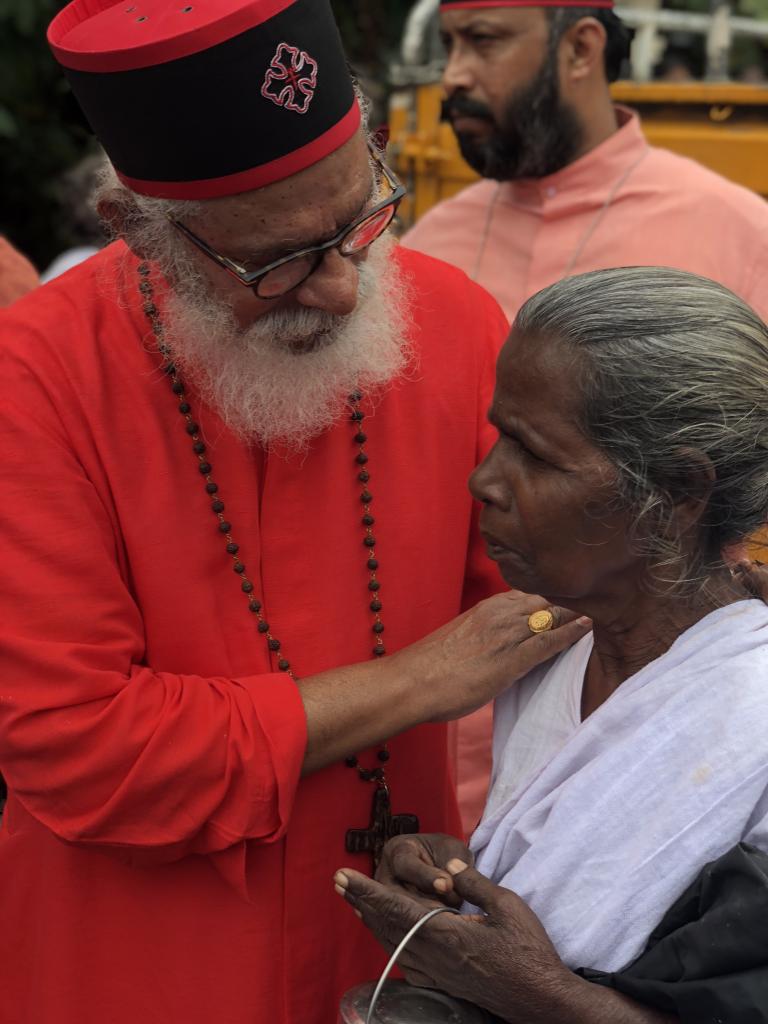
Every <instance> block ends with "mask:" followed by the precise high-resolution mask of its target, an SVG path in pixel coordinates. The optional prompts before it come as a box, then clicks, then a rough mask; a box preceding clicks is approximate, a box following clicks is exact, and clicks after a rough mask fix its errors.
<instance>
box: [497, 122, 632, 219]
mask: <svg viewBox="0 0 768 1024" xmlns="http://www.w3.org/2000/svg"><path fill="white" fill-rule="evenodd" d="M614 109H615V110H616V121H617V123H618V129H617V130H616V131H615V132H614V133H613V134H612V135H609V136H608V138H607V139H605V141H604V142H601V143H600V145H599V146H595V148H594V149H591V150H590V151H589V152H588V153H585V154H584V156H582V157H579V159H578V160H574V162H573V163H572V164H568V165H567V166H565V167H562V168H561V169H560V170H559V171H555V173H554V174H548V175H547V176H546V177H544V178H523V179H521V180H520V181H513V182H509V183H508V185H507V186H506V188H507V189H509V192H508V193H507V195H508V200H509V201H511V202H512V203H519V204H521V205H523V206H546V207H549V208H551V207H553V206H560V205H563V204H566V203H567V204H568V205H570V204H571V202H572V201H573V200H574V199H578V200H584V199H589V198H590V197H591V196H594V197H595V198H596V199H601V198H603V197H604V195H605V190H606V189H607V188H610V187H611V185H612V184H613V183H614V182H615V181H616V179H617V178H619V176H620V175H621V174H622V172H623V171H625V170H626V168H627V166H628V165H629V164H630V163H631V162H632V161H633V160H637V159H638V158H639V157H640V155H641V154H642V152H643V151H644V150H645V149H647V148H648V143H647V141H646V138H645V136H644V135H643V130H642V128H641V127H640V118H639V117H638V116H637V114H636V113H635V112H634V111H632V110H629V108H627V107H621V106H616V107H615V108H614Z"/></svg>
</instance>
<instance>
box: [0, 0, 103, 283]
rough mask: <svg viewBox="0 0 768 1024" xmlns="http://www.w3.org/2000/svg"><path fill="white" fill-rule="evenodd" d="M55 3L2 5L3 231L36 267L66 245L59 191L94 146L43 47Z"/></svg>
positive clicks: (29, 0)
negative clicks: (62, 180)
mask: <svg viewBox="0 0 768 1024" xmlns="http://www.w3.org/2000/svg"><path fill="white" fill-rule="evenodd" d="M63 6H64V4H63V3H60V2H57V0H0V196H1V197H2V199H1V200H0V232H2V233H3V234H7V235H8V236H9V237H10V238H11V239H12V241H13V242H14V244H16V245H18V246H19V247H20V248H21V249H23V250H24V251H25V252H26V253H27V254H28V255H29V256H30V257H31V259H32V260H33V261H34V262H36V263H37V265H38V266H40V267H44V266H46V265H47V264H48V263H49V262H50V260H51V259H52V258H53V257H54V256H55V255H56V254H57V253H58V252H60V251H61V250H62V249H64V248H66V247H67V246H68V245H69V239H68V238H66V237H65V233H64V231H63V230H62V229H61V228H60V227H59V225H58V223H57V221H58V219H59V218H58V208H57V203H56V200H55V198H54V184H55V182H56V180H57V179H58V178H59V176H60V175H61V173H62V172H63V171H64V170H65V169H66V168H68V167H71V166H72V165H73V164H74V163H76V162H77V161H78V160H79V159H80V158H81V157H82V156H83V155H85V154H86V153H87V152H88V151H89V149H90V147H92V145H93V143H92V140H91V135H90V132H89V131H88V129H87V127H86V125H85V123H84V121H83V119H82V116H81V115H80V113H79V111H78V109H77V106H76V104H75V102H74V99H73V98H72V95H71V93H70V91H69V87H68V85H67V84H66V82H65V80H64V78H63V76H62V74H61V71H60V70H59V68H58V67H57V65H56V63H55V61H54V60H53V58H52V57H51V55H50V53H49V51H48V47H47V44H46V42H45V31H46V28H47V25H48V23H49V22H50V20H51V18H52V17H53V16H54V15H55V14H56V12H57V11H58V10H59V9H60V8H61V7H63Z"/></svg>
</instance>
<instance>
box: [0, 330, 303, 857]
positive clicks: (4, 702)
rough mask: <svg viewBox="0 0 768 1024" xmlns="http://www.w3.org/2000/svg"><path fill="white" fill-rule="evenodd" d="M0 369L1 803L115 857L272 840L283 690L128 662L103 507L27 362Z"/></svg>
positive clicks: (277, 823)
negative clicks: (6, 796) (9, 800)
mask: <svg viewBox="0 0 768 1024" xmlns="http://www.w3.org/2000/svg"><path fill="white" fill-rule="evenodd" d="M0 329H2V328H0ZM5 340H7V339H5V338H4V341H5ZM30 340H32V339H30ZM4 348H5V346H3V349H4ZM30 363H31V365H34V362H33V361H30ZM3 366H5V370H6V371H7V373H4V374H3V379H4V381H6V382H7V381H8V379H9V377H8V374H11V379H13V381H14V387H13V389H12V392H11V393H9V389H8V388H7V387H6V393H5V397H4V398H3V399H2V401H1V402H0V436H2V438H3V444H2V460H3V464H4V465H3V479H4V486H3V500H2V501H1V502H0V593H2V596H3V615H2V620H1V621H0V771H2V773H3V775H5V776H6V778H7V780H8V782H9V784H10V787H11V788H12V790H13V793H14V795H15V796H16V797H17V798H18V799H19V800H20V801H21V803H22V804H23V805H24V806H25V808H26V809H27V810H28V811H29V812H30V813H31V814H32V815H33V816H34V817H35V818H37V819H38V820H39V821H40V822H42V823H43V824H44V825H46V826H47V827H48V828H49V829H50V830H51V831H52V832H53V833H54V834H55V835H57V836H58V837H60V838H61V839H63V840H67V841H69V842H73V843H79V844H91V845H94V846H99V847H107V848H113V849H116V848H119V850H120V852H121V856H126V855H128V856H129V857H130V859H137V860H143V859H149V860H151V861H156V860H160V861H162V860H173V859H176V858H179V857H181V856H183V855H186V854H189V853H198V854H206V853H212V852H215V851H220V850H224V849H226V848H228V847H231V846H234V845H235V844H237V843H240V842H241V841H242V840H243V839H250V840H256V841H259V842H264V843H268V842H271V841H274V840H277V839H279V838H280V837H281V836H282V835H283V834H284V832H285V830H286V828H287V825H288V821H289V818H290V814H291V808H292V803H293V799H294V794H295V790H296V786H297V784H298V780H299V776H300V771H301V764H302V761H303V757H304V751H305V746H306V719H305V715H304V708H303V704H302V701H301V698H300V695H299V692H298V689H297V687H296V685H295V683H294V682H293V680H292V679H291V678H290V677H287V676H285V675H283V674H275V675H273V674H270V675H268V676H265V675H254V676H249V677H245V678H239V679H228V678H200V677H197V676H193V675H175V674H173V673H171V672H158V671H153V669H152V668H151V667H148V666H147V665H145V664H143V663H142V662H143V652H144V636H143V627H142V618H141V614H140V612H139V608H138V607H137V605H136V603H135V601H134V600H133V597H132V595H131V593H130V591H129V588H128V586H127V585H126V582H125V579H124V571H123V572H121V566H120V559H119V539H118V537H117V535H116V531H115V529H114V527H113V522H112V520H111V519H110V516H109V515H108V513H107V509H106V507H105V504H104V502H103V500H102V499H101V498H100V496H99V494H98V493H97V491H96V489H95V487H94V486H93V484H92V483H91V482H90V480H89V479H88V476H87V475H86V473H85V472H84V470H83V467H82V466H81V465H80V463H79V461H78V459H77V457H76V455H75V454H74V452H75V449H74V447H73V445H72V444H71V443H70V442H69V440H68V438H67V436H66V433H65V429H64V427H63V426H62V424H61V422H60V420H59V418H58V417H57V415H56V412H55V410H54V409H53V407H52V403H51V402H50V399H49V398H48V396H47V394H46V391H45V388H44V387H43V386H42V385H40V383H39V382H38V381H37V380H36V377H35V374H34V371H32V370H28V369H26V368H24V369H22V371H19V368H18V365H16V364H15V363H14V361H13V360H12V359H11V358H10V357H8V356H7V355H5V358H3V355H2V354H0V368H2V367H3ZM189 599H191V595H185V594H184V593H182V592H180V593H179V600H180V601H183V600H189Z"/></svg>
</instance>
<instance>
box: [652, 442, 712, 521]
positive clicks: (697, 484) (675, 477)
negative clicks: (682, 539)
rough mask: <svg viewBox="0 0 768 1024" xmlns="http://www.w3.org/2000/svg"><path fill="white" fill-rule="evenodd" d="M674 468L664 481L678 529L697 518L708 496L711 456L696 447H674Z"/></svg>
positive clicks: (703, 509) (710, 492)
mask: <svg viewBox="0 0 768 1024" xmlns="http://www.w3.org/2000/svg"><path fill="white" fill-rule="evenodd" d="M676 456H677V468H676V470H675V471H674V472H673V473H671V474H670V476H669V477H668V478H667V479H666V480H665V481H664V486H665V487H666V489H667V490H668V492H669V494H670V495H671V496H672V500H673V501H674V505H675V519H676V520H677V525H678V529H679V531H680V533H684V532H685V531H687V530H689V529H690V528H691V527H692V526H695V525H696V524H697V523H699V522H701V519H702V517H703V516H704V513H705V511H706V509H707V505H708V504H709V499H710V497H711V496H712V488H713V487H714V483H715V480H716V479H717V474H716V473H715V467H714V466H713V464H712V460H711V459H710V457H709V456H708V455H707V453H706V452H703V451H701V450H700V449H699V448H678V449H677V451H676Z"/></svg>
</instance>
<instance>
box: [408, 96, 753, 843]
mask: <svg viewBox="0 0 768 1024" xmlns="http://www.w3.org/2000/svg"><path fill="white" fill-rule="evenodd" d="M616 110H617V120H618V122H619V130H618V131H617V132H616V133H615V134H614V135H612V136H611V137H610V138H608V139H607V140H606V141H605V142H603V143H602V144H601V145H600V146H598V147H597V148H595V149H593V150H592V151H591V152H589V153H587V154H586V155H585V156H583V157H581V159H579V160H576V161H575V162H574V163H572V164H570V165H569V166H567V167H564V168H563V169H562V170H560V171H557V172H556V173H555V174H551V175H549V176H548V177H546V178H539V179H531V180H525V181H517V182H508V183H504V184H501V185H499V184H497V183H496V182H494V181H481V182H479V183H478V184H476V185H471V186H470V187H469V188H467V189H465V190H464V191H463V192H461V193H459V195H457V196H455V197H453V198H452V199H448V200H447V201H445V202H443V203H440V204H439V205H438V206H437V207H435V208H434V209H432V210H430V211H429V213H427V214H426V215H425V216H424V217H423V218H422V219H421V220H420V221H419V222H418V224H416V226H415V227H414V228H412V229H411V230H410V231H409V232H408V233H407V234H406V235H405V237H404V239H403V243H404V244H405V245H407V246H410V247H411V248H413V249H418V250H420V251H422V252H425V253H428V254H430V255H433V256H439V257H440V259H443V260H447V261H448V262H450V263H453V264H455V265H456V266H458V267H461V269H462V270H464V271H466V273H468V274H469V275H470V276H471V277H473V278H474V279H475V280H476V281H477V282H478V283H479V284H481V285H483V286H484V287H485V288H487V289H488V291H489V292H491V294H492V295H493V296H494V297H495V298H496V299H497V301H498V302H499V303H500V304H501V306H502V307H503V309H504V312H505V313H506V314H507V316H508V317H509V319H510V321H512V320H513V319H514V317H515V315H516V314H517V311H518V309H519V308H520V306H521V305H522V304H523V302H525V300H526V299H528V298H530V296H531V295H533V294H535V293H536V292H537V291H539V290H540V289H541V288H545V287H546V286H547V285H550V284H553V283H554V282H555V281H558V280H560V279H561V278H562V277H565V276H569V275H571V274H579V273H585V272H586V271H589V270H603V269H606V268H608V267H617V266H667V267H676V268H678V269H680V270H687V271H690V272H692V273H696V274H701V275H703V276H704V277H709V278H712V279H713V280H715V281H719V282H720V283H721V284H724V285H726V286H727V287H728V288H730V289H731V290H732V291H734V292H735V293H736V294H737V295H739V296H740V297H741V298H742V299H744V300H745V301H746V302H748V303H749V304H750V305H751V306H752V307H753V308H754V309H755V310H757V312H758V313H760V314H761V316H762V317H763V318H764V319H765V318H766V317H768V203H766V202H765V201H764V200H763V199H761V198H760V196H758V195H755V194H754V193H753V192H750V191H748V190H747V189H745V188H742V187H741V186H739V185H735V184H734V183H733V182H731V181H728V180H726V179H725V178H722V177H720V175H718V174H715V173H714V172H713V171H710V170H708V169H707V168H705V167H702V166H701V164H698V163H695V162H694V161H693V160H688V159H687V158H685V157H682V156H678V155H677V154H675V153H671V152H668V151H667V150H664V149H657V148H654V147H652V146H649V145H648V143H647V142H646V140H645V137H644V136H643V133H642V130H641V127H640V121H639V119H638V117H637V116H636V115H635V114H634V113H632V112H630V111H629V110H626V109H624V108H622V107H617V108H616ZM491 717H492V715H491V709H490V708H485V709H483V710H482V711H480V712H478V713H477V714H476V715H474V716H472V717H470V718H469V719H465V720H464V721H463V722H462V723H461V726H460V727H459V729H458V737H454V743H455V744H457V746H458V753H457V758H458V763H457V779H458V788H459V803H460V805H461V810H462V820H463V823H464V827H465V829H466V830H467V831H468V832H471V831H472V830H473V828H474V826H475V825H476V823H477V821H478V819H479V817H480V814H481V813H482V809H483V804H484V802H485V794H486V791H487V785H488V778H489V772H490V763H491V745H490V734H491Z"/></svg>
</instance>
